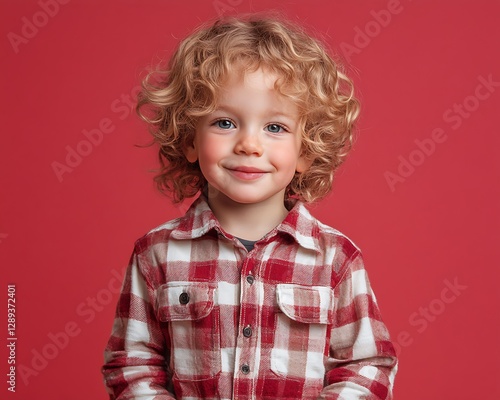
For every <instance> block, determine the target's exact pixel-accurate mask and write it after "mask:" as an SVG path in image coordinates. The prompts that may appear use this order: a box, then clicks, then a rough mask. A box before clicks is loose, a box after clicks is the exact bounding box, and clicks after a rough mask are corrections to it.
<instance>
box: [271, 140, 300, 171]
mask: <svg viewBox="0 0 500 400" xmlns="http://www.w3.org/2000/svg"><path fill="white" fill-rule="evenodd" d="M298 158H299V146H296V145H295V143H282V144H279V145H276V146H274V147H273V151H272V159H273V161H274V162H275V163H276V164H278V165H280V166H281V167H283V168H286V167H289V168H292V169H295V165H296V163H297V160H298Z"/></svg>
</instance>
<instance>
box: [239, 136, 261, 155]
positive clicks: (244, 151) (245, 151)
mask: <svg viewBox="0 0 500 400" xmlns="http://www.w3.org/2000/svg"><path fill="white" fill-rule="evenodd" d="M234 152H235V153H236V154H241V155H255V156H257V157H260V156H261V155H262V153H263V147H262V143H261V141H260V139H259V135H258V133H257V132H250V131H241V132H239V134H238V138H237V141H236V145H235V146H234Z"/></svg>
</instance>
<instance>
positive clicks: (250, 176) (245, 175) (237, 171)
mask: <svg viewBox="0 0 500 400" xmlns="http://www.w3.org/2000/svg"><path fill="white" fill-rule="evenodd" d="M227 170H228V171H229V172H230V173H231V174H232V175H234V176H235V177H237V178H239V179H242V180H246V181H249V180H255V179H259V178H260V177H262V176H264V175H265V174H267V173H268V172H267V171H263V170H261V169H258V168H253V167H235V168H227Z"/></svg>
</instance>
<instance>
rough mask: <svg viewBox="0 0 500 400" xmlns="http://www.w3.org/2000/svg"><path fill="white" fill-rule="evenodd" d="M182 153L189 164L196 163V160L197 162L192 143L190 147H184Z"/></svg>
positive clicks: (196, 153) (195, 151) (196, 154)
mask: <svg viewBox="0 0 500 400" xmlns="http://www.w3.org/2000/svg"><path fill="white" fill-rule="evenodd" d="M183 152H184V155H185V156H186V159H187V160H188V161H189V162H190V163H194V162H196V160H198V151H197V150H196V147H195V144H194V143H191V144H190V145H188V146H186V147H184V149H183Z"/></svg>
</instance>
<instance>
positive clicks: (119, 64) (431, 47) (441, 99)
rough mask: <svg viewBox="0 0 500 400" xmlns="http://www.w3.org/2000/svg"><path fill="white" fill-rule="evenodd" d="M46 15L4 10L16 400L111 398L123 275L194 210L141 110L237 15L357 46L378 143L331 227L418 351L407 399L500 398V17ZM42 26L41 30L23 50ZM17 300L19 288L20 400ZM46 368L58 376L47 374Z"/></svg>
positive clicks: (200, 7) (400, 13)
mask: <svg viewBox="0 0 500 400" xmlns="http://www.w3.org/2000/svg"><path fill="white" fill-rule="evenodd" d="M44 1H45V2H46V3H51V1H50V0H42V1H41V2H37V1H12V0H11V1H3V2H2V3H1V6H0V7H1V9H0V21H1V30H2V31H1V40H0V46H1V54H2V63H1V68H2V74H1V85H2V100H1V101H2V107H1V111H2V120H3V124H2V125H3V127H2V134H1V137H2V140H1V142H2V144H1V147H0V171H1V178H0V179H1V180H0V187H1V191H2V192H1V193H2V195H1V198H0V207H1V208H0V209H1V220H0V241H1V242H0V259H1V286H0V288H1V292H2V293H1V294H0V299H2V300H1V303H0V304H3V306H2V307H1V308H2V309H3V310H4V311H2V312H1V313H0V318H1V319H2V322H1V324H0V326H1V329H0V338H1V342H2V343H3V344H2V346H1V349H2V350H1V352H0V371H1V376H2V377H3V378H2V383H1V384H0V397H1V398H5V399H8V398H14V399H51V400H58V399H69V398H71V399H73V400H79V399H85V400H87V399H105V398H106V394H105V390H104V387H103V385H102V381H101V376H100V371H99V370H100V366H101V364H102V351H103V348H104V346H105V343H106V341H107V338H108V335H109V333H110V330H111V324H112V319H113V312H114V304H115V302H116V299H117V294H116V288H117V286H118V285H119V284H118V283H117V282H118V280H117V278H116V277H115V276H116V275H119V276H121V275H122V274H123V272H124V268H125V266H126V264H127V262H128V258H129V255H130V252H131V251H132V245H133V242H134V241H135V239H137V238H138V237H140V236H141V235H142V234H144V233H145V232H147V231H148V230H149V229H151V228H153V227H154V226H157V225H158V224H160V223H161V222H163V221H166V220H168V219H171V218H173V217H177V216H179V215H181V214H182V213H183V211H184V210H185V207H184V206H181V207H174V206H172V205H171V203H170V202H169V200H168V199H167V198H164V197H162V196H161V195H160V194H158V193H157V192H156V191H155V188H154V186H153V183H152V174H151V173H150V172H148V171H149V170H150V169H152V168H154V167H156V155H155V152H154V150H152V149H150V148H149V149H141V148H138V147H135V146H134V145H136V144H145V143H147V141H148V140H149V137H148V134H147V133H146V128H145V126H144V125H143V124H142V123H141V122H140V121H139V120H138V119H137V117H136V116H135V115H134V113H132V112H131V111H130V107H129V106H128V105H127V104H126V103H127V99H126V97H122V96H129V95H130V93H131V92H133V90H134V87H135V86H136V85H137V83H138V77H139V74H140V73H141V71H143V70H144V68H145V67H147V66H148V65H150V64H151V63H156V62H157V61H158V60H159V58H163V57H166V56H168V55H170V54H171V51H172V49H173V47H174V46H175V44H176V43H177V42H178V40H179V39H180V38H183V37H184V36H185V35H186V34H188V33H189V32H190V31H191V30H192V29H193V28H194V27H195V26H196V25H198V23H200V22H202V21H205V20H207V19H209V18H213V17H215V16H216V15H217V13H219V12H222V11H224V10H223V8H224V7H225V8H226V10H225V12H248V11H257V10H265V9H279V10H282V11H283V12H284V14H285V15H287V16H288V17H290V18H291V19H293V20H300V21H302V22H304V23H305V24H306V25H307V26H309V27H310V28H312V29H313V30H316V31H317V32H318V33H321V34H323V35H324V36H325V38H326V40H327V41H328V42H329V43H330V44H331V46H332V47H333V48H335V49H337V50H338V51H340V49H344V50H346V49H347V47H348V45H350V46H356V45H357V47H355V48H354V50H355V52H351V53H350V54H349V52H344V54H343V57H344V59H346V60H347V61H350V64H351V75H352V76H353V79H354V80H355V82H356V84H357V88H358V92H359V95H360V97H361V100H362V104H363V113H362V118H361V120H360V124H359V138H358V140H357V143H356V146H355V149H354V150H353V151H352V153H351V155H350V158H349V159H348V161H347V162H346V164H345V165H344V166H343V168H342V170H341V171H340V172H339V174H338V176H337V179H336V183H335V187H334V191H333V194H332V195H331V196H330V197H329V198H327V199H325V200H324V201H322V202H321V203H320V204H318V205H317V206H315V207H314V208H313V210H312V211H313V213H314V214H315V215H316V216H317V217H318V218H320V219H321V220H322V221H323V222H325V223H327V224H329V225H332V226H334V227H336V228H337V229H339V230H341V231H343V232H344V233H345V234H347V235H348V236H350V237H351V238H352V239H353V240H354V241H355V242H356V243H357V244H358V245H359V246H360V247H361V249H362V250H363V252H364V255H365V258H366V264H367V269H368V271H369V274H370V278H371V280H372V284H373V286H374V289H375V292H376V294H377V299H378V301H379V303H380V306H381V309H382V313H383V315H384V318H385V321H386V323H387V325H388V326H389V328H390V331H391V334H392V336H393V338H394V340H395V341H396V342H398V344H399V348H400V372H399V374H398V376H397V379H396V387H395V398H396V399H404V400H414V399H415V400H416V399H418V400H420V399H422V398H425V399H428V400H434V399H440V400H442V399H454V400H458V399H497V398H499V395H500V387H499V384H498V382H499V381H500V380H499V379H498V373H497V371H498V366H497V363H496V361H497V360H498V358H499V356H500V354H499V350H498V349H499V346H498V343H497V338H498V337H499V333H500V331H499V329H498V311H497V310H496V307H497V306H498V305H499V294H498V293H499V290H498V288H497V286H498V283H497V282H498V275H499V274H498V272H497V268H498V256H499V255H500V254H499V251H498V248H499V244H498V240H499V239H500V235H499V234H498V230H499V228H500V221H499V214H498V209H497V205H498V201H499V184H498V183H499V177H500V168H499V163H498V157H496V154H495V153H496V152H497V151H498V148H499V145H500V140H499V133H500V132H499V130H498V129H499V128H498V123H494V122H493V121H494V118H497V117H498V111H499V105H500V90H499V86H498V85H499V84H498V83H497V84H496V86H495V84H490V88H489V89H488V88H487V87H485V86H484V84H481V79H482V78H484V79H486V80H488V79H489V80H492V81H494V82H500V67H499V65H500V64H499V56H498V44H499V39H500V31H499V28H498V27H499V23H500V18H499V16H500V3H499V2H498V1H493V0H491V1H486V0H483V1H448V2H445V1H441V2H439V3H437V4H436V2H434V1H410V0H400V2H398V1H397V0H391V1H389V2H388V1H387V0H381V1H370V2H363V3H362V2H356V3H354V2H352V1H340V0H339V1H316V0H310V1H307V2H305V1H304V2H302V1H292V0H290V1H286V2H285V1H271V0H260V1H258V0H220V1H193V0H188V1H166V0H162V1H139V0H136V1H133V0H128V1H106V2H98V1H82V0H73V1H69V2H67V4H64V5H60V6H59V10H55V8H52V11H51V13H52V14H54V15H53V16H49V17H47V16H45V17H44V14H43V13H44V12H43V11H42V10H43V7H42V5H41V4H45V3H44ZM54 10H55V11H54ZM381 10H389V11H387V12H385V13H384V12H381ZM45 15H46V14H45ZM388 15H389V16H390V21H389V20H388ZM382 17H385V19H381V18H382ZM377 19H378V20H379V21H378V22H377ZM34 20H35V22H36V23H37V24H38V25H39V27H38V28H37V27H36V26H35V29H36V30H37V31H33V30H32V31H31V32H30V31H29V29H28V28H26V27H24V31H23V26H24V25H26V24H29V23H33V21H34ZM26 21H28V22H26ZM382 25H385V26H382ZM23 32H24V34H25V36H31V37H30V38H26V37H25V38H24V39H23V40H22V41H21V42H19V38H20V37H21V35H23ZM359 32H364V34H367V33H369V34H370V36H362V35H363V33H359ZM15 35H19V36H15ZM13 38H17V39H13ZM16 40H18V43H17V44H14V45H13V44H12V42H13V41H14V42H15V41H16ZM350 49H351V50H353V47H351V48H350ZM340 52H341V53H342V51H340ZM481 77H482V78H481ZM478 86H481V87H479V88H478ZM476 88H478V92H476ZM476 93H477V95H476ZM478 96H479V97H480V98H478ZM464 102H465V105H464ZM454 104H457V106H455V107H465V108H464V110H465V111H462V115H461V116H460V114H458V111H453V107H454ZM449 109H451V111H447V110H449ZM467 109H468V110H469V111H467ZM457 110H458V108H457ZM466 113H467V114H466ZM497 121H498V120H497ZM106 124H108V127H107V128H108V130H111V132H110V133H107V134H103V139H102V142H101V143H98V144H96V145H93V146H92V147H91V148H90V149H89V148H88V147H87V148H85V147H82V146H84V144H83V145H82V144H81V142H82V141H83V140H86V137H85V135H84V130H87V131H90V130H92V129H96V128H99V126H100V125H101V126H103V125H104V127H106V126H105V125H106ZM459 125H460V126H459ZM436 129H441V131H439V130H438V131H437V132H438V133H439V132H440V135H441V136H438V137H437V139H438V140H441V143H436V141H434V142H433V143H434V145H432V143H430V141H432V140H433V139H432V137H433V136H432V132H433V131H435V130H436ZM435 138H436V137H435ZM416 140H417V141H421V142H420V143H424V144H426V145H427V154H424V153H423V152H422V151H421V150H419V147H418V145H417V143H416V142H415V141H416ZM79 143H80V150H81V151H88V152H89V154H88V155H86V156H84V157H82V159H81V160H80V161H79V162H78V160H77V161H74V162H75V164H78V165H76V166H75V167H74V168H73V169H72V172H66V173H63V175H62V177H61V178H62V179H61V180H62V181H61V182H60V181H59V180H58V178H57V176H56V174H55V172H54V170H53V167H52V165H53V163H54V162H59V163H61V164H64V163H65V157H66V156H67V152H68V148H67V146H69V147H70V148H72V149H76V148H77V146H78V145H79ZM96 143H97V142H96ZM405 163H413V164H415V165H414V166H413V167H411V166H409V164H407V165H406V167H405V166H402V164H405ZM75 164H73V165H75ZM398 168H399V169H400V172H398ZM405 168H406V169H405ZM388 173H389V174H390V173H392V174H394V175H391V176H392V179H397V181H394V183H393V184H392V187H391V185H390V184H389V183H388V181H387V179H388V178H387V176H388ZM398 174H399V178H397V175H398ZM394 177H396V178H394ZM446 282H448V283H451V284H453V283H454V282H455V283H458V285H459V289H458V290H456V291H455V294H453V292H451V291H446V290H445V291H443V290H444V289H445V288H446V287H447V284H446ZM7 283H15V284H16V287H17V291H16V295H17V303H16V306H17V309H16V310H17V326H16V335H17V337H18V341H17V349H16V366H17V381H16V392H15V393H14V394H13V393H11V392H8V391H7V383H6V378H5V377H6V373H7V370H8V364H7V357H8V354H7V352H6V347H5V343H6V337H7V321H6V319H7V313H6V309H7V287H6V285H7ZM442 294H443V296H444V297H441V296H442ZM92 299H94V300H92ZM425 309H428V310H429V311H425ZM426 313H427V314H426ZM68 324H69V325H68ZM65 329H68V330H69V332H68V333H71V334H72V335H73V336H72V337H69V336H66V335H67V334H66V333H64V334H63V333H62V332H64V330H65ZM51 338H52V339H51ZM54 338H58V339H56V342H57V340H58V343H59V347H60V348H57V347H55V345H54V344H52V343H53V339H54ZM51 346H52V347H51ZM44 349H45V353H46V355H48V356H49V357H51V358H52V359H50V360H47V359H46V357H45V360H41V359H40V356H39V358H38V359H37V357H36V355H37V354H41V353H43V351H44ZM54 349H55V350H54ZM51 351H52V352H51ZM33 363H35V365H36V367H37V368H38V370H36V369H34V367H33ZM22 365H23V366H24V367H25V368H30V369H31V370H28V369H24V371H25V373H24V379H23V376H22V374H21V371H20V369H21V366H22ZM26 371H31V372H30V373H28V372H26ZM26 374H27V375H26Z"/></svg>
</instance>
